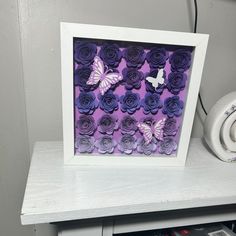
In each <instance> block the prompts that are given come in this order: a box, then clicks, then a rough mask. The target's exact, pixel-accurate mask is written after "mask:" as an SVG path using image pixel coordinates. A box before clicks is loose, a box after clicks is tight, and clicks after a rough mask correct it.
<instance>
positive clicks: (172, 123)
mask: <svg viewBox="0 0 236 236" xmlns="http://www.w3.org/2000/svg"><path fill="white" fill-rule="evenodd" d="M176 123H177V121H176V119H175V118H167V119H166V121H165V125H164V127H163V134H164V136H175V135H176V133H177V131H178V128H177V124H176Z"/></svg>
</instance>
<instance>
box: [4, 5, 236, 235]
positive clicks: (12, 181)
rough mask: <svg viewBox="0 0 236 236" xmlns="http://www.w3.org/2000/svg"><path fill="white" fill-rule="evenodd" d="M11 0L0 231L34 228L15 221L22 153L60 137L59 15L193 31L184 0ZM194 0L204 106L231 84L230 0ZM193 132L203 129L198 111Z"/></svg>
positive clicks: (25, 161)
mask: <svg viewBox="0 0 236 236" xmlns="http://www.w3.org/2000/svg"><path fill="white" fill-rule="evenodd" d="M18 2H19V4H18V5H17V0H8V1H4V0H0V29H1V31H0V40H1V41H0V57H1V59H0V74H1V82H2V84H1V86H0V90H1V92H0V106H1V113H0V114H1V115H0V119H1V120H0V139H1V140H0V235H3V236H12V235H19V236H28V235H35V233H34V232H33V227H22V226H20V221H19V211H20V207H21V202H22V196H23V191H24V186H25V181H26V175H27V170H28V166H29V159H30V158H29V156H30V154H31V151H32V147H33V144H34V142H36V141H38V140H59V139H62V115H61V82H60V81H61V79H60V47H59V22H60V21H67V22H80V23H93V24H105V25H117V26H130V27H139V28H151V29H162V30H174V31H185V32H189V31H192V25H193V5H192V2H193V1H190V0H178V1H176V0H159V1H156V0H145V1H137V0H129V1H128V0H119V1H118V0H116V1H111V0H96V1H95V0H93V1H91V0H64V1H62V0H41V1H40V0H18ZM118 2H119V4H118ZM198 4H199V27H198V29H199V32H201V33H209V34H210V41H209V47H208V52H207V59H206V63H205V68H204V73H203V78H202V97H203V100H204V103H205V105H206V108H207V110H209V108H210V107H211V106H212V105H213V104H214V103H215V102H216V101H217V100H218V99H219V98H220V97H221V96H223V95H224V94H227V93H228V92H230V91H234V90H236V78H235V77H236V66H235V65H236V60H235V58H236V46H235V45H236V44H235V42H236V27H235V22H236V14H235V12H236V2H235V1H234V0H198ZM18 14H19V18H18ZM20 38H21V41H20ZM21 56H22V57H21ZM23 85H24V86H23ZM201 117H202V118H204V116H203V115H202V116H201ZM192 135H193V136H198V137H199V136H201V135H202V126H201V123H200V119H199V116H198V115H196V117H195V123H194V129H193V134H192ZM29 150H30V151H29ZM50 229H51V227H50ZM50 234H53V233H52V232H51V233H50V231H48V229H47V226H36V235H42V236H46V235H50Z"/></svg>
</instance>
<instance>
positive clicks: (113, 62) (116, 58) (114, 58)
mask: <svg viewBox="0 0 236 236" xmlns="http://www.w3.org/2000/svg"><path fill="white" fill-rule="evenodd" d="M99 56H100V58H101V59H102V60H103V62H104V63H105V64H106V65H107V66H109V67H117V66H118V65H119V63H120V61H121V58H122V52H121V51H120V48H119V47H118V45H117V44H108V43H106V44H104V45H103V46H102V47H101V50H100V52H99Z"/></svg>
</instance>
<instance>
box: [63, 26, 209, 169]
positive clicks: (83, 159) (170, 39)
mask: <svg viewBox="0 0 236 236" xmlns="http://www.w3.org/2000/svg"><path fill="white" fill-rule="evenodd" d="M74 37H82V38H94V39H108V40H109V39H110V40H120V41H133V42H144V43H145V42H146V43H158V44H171V45H179V46H181V45H185V46H193V47H195V50H194V56H193V62H192V72H191V79H190V83H189V88H188V95H187V100H186V101H185V111H184V117H183V123H182V130H181V134H180V138H179V144H178V151H177V156H176V157H164V158H162V157H160V158H159V157H135V156H134V155H132V157H126V158H124V157H122V158H119V157H117V155H116V156H112V155H109V156H106V155H104V156H102V155H99V157H98V155H97V156H95V155H89V154H87V155H84V154H83V155H80V156H78V155H76V156H75V155H74V112H73V109H74V105H73V104H74V98H73V38H74ZM208 38H209V35H206V34H193V33H181V32H170V31H158V30H148V29H137V28H125V27H112V26H101V25H88V24H75V23H64V22H62V23H61V72H62V105H63V140H64V163H65V164H80V165H94V166H97V165H109V166H114V165H115V166H120V165H122V166H123V167H124V166H129V167H130V166H138V165H141V166H144V165H147V166H154V165H158V166H183V165H184V164H185V160H186V156H187V151H188V145H189V140H190V135H191V129H192V124H193V119H194V114H195V109H196V104H197V97H198V91H199V87H200V82H201V75H202V70H203V65H204V60H205V54H206V49H207V43H208Z"/></svg>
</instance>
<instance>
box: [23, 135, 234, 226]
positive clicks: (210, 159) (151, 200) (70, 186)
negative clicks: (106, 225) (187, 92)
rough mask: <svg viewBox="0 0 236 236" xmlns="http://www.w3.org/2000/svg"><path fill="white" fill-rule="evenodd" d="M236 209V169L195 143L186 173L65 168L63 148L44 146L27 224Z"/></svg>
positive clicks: (27, 204) (39, 148)
mask: <svg viewBox="0 0 236 236" xmlns="http://www.w3.org/2000/svg"><path fill="white" fill-rule="evenodd" d="M235 203H236V163H234V164H232V163H224V162H222V161H220V160H219V159H217V158H216V157H215V156H214V155H212V154H211V153H210V152H209V151H207V149H206V148H205V147H204V145H203V144H202V141H201V140H200V139H192V140H191V144H190V148H189V155H188V159H187V163H186V167H184V168H183V167H159V168H147V167H146V168H142V169H141V168H123V169H121V168H116V169H114V168H113V169H110V168H107V167H106V168H102V167H94V168H88V167H79V166H64V164H63V154H62V142H39V143H37V144H36V146H35V149H34V154H33V157H32V162H31V167H30V172H29V176H28V182H27V186H26V191H25V197H24V202H23V206H22V213H21V220H22V224H25V225H27V224H39V223H49V222H62V221H69V220H79V219H88V218H97V217H106V216H117V215H126V214H134V213H147V212H158V211H167V210H176V209H186V208H196V207H207V206H217V205H224V204H235Z"/></svg>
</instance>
